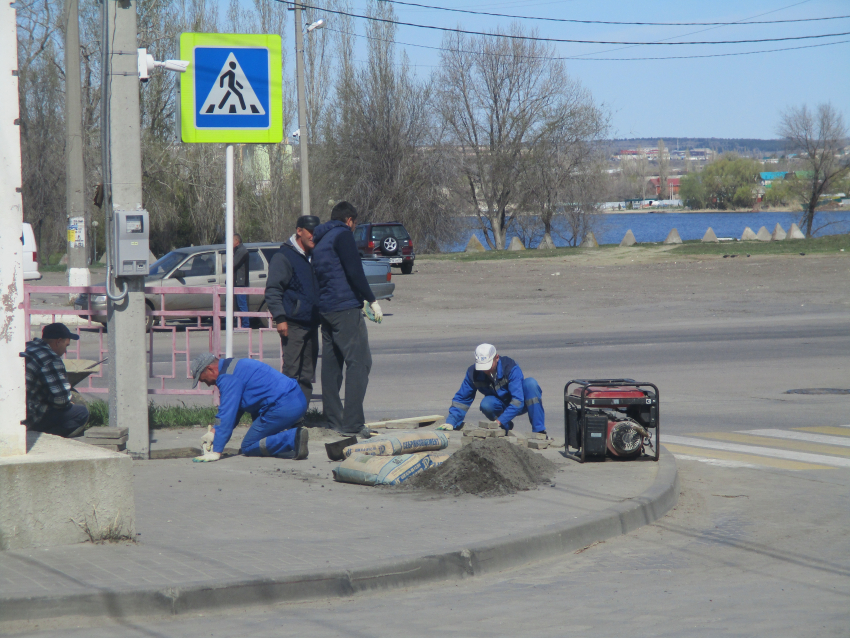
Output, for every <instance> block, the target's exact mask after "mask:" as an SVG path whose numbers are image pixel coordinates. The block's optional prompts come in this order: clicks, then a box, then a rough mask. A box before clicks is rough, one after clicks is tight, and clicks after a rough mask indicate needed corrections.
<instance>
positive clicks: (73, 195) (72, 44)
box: [65, 0, 91, 297]
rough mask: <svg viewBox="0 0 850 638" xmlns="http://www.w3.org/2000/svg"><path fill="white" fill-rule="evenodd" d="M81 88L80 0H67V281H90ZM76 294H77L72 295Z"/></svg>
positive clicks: (84, 283) (71, 283)
mask: <svg viewBox="0 0 850 638" xmlns="http://www.w3.org/2000/svg"><path fill="white" fill-rule="evenodd" d="M81 93H82V91H81V88H80V22H79V18H78V0H65V212H66V214H67V217H68V229H69V230H71V228H74V229H75V230H74V237H73V239H72V238H71V236H70V234H69V237H68V285H69V286H89V285H91V273H90V272H89V267H88V266H89V261H88V249H87V247H86V238H87V234H88V229H89V219H88V215H86V202H85V180H86V177H85V165H84V164H83V121H82V120H83V115H82V100H81ZM71 296H72V297H73V296H76V295H75V294H74V295H71Z"/></svg>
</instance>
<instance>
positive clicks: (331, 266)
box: [313, 202, 383, 438]
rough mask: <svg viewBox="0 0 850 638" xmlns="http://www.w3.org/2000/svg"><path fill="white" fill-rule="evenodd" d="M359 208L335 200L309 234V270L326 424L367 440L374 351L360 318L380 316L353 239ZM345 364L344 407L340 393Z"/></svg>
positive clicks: (379, 309)
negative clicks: (327, 217) (318, 324)
mask: <svg viewBox="0 0 850 638" xmlns="http://www.w3.org/2000/svg"><path fill="white" fill-rule="evenodd" d="M356 219H357V209H356V208H354V206H352V205H351V204H349V203H348V202H339V203H338V204H337V205H336V206H334V208H333V211H331V221H329V222H326V223H324V224H322V225H321V226H318V227H317V228H316V229H315V231H314V232H313V241H314V242H315V248H314V249H313V269H314V271H315V273H316V279H317V281H318V283H319V313H320V315H321V319H322V405H323V408H324V412H325V417H326V418H327V419H328V423H329V424H330V426H331V427H332V428H333V429H334V430H336V431H338V432H340V433H342V434H345V435H348V436H360V437H365V438H368V437H369V436H370V435H371V432H370V430H369V429H368V428H367V427H365V417H364V415H363V399H364V398H365V397H366V386H367V385H368V384H369V370H371V368H372V353H371V352H370V350H369V333H368V332H367V330H366V323H365V320H364V319H363V314H364V313H369V315H368V316H369V318H370V319H372V320H373V321H376V322H380V321H381V318H382V317H383V313H382V312H381V307H380V306H379V305H378V303H377V301H376V299H375V295H374V293H373V292H372V289H371V288H370V287H369V282H368V281H367V279H366V273H364V272H363V262H361V261H360V253H359V252H358V251H357V244H356V243H355V241H354V234H353V233H352V232H351V231H353V230H354V227H355V225H356V223H357V222H356V221H355V220H356ZM343 364H344V365H345V408H343V405H342V400H341V399H340V397H339V391H340V388H341V387H342V368H343Z"/></svg>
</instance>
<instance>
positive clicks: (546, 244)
mask: <svg viewBox="0 0 850 638" xmlns="http://www.w3.org/2000/svg"><path fill="white" fill-rule="evenodd" d="M555 248H556V246H555V242H553V241H552V238H551V237H549V235H543V240H542V241H541V242H540V243H539V244H538V246H537V250H554V249H555Z"/></svg>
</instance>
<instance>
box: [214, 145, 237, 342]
mask: <svg viewBox="0 0 850 638" xmlns="http://www.w3.org/2000/svg"><path fill="white" fill-rule="evenodd" d="M225 164H226V169H225V170H226V171H227V175H226V177H225V182H224V183H225V186H224V193H225V195H224V196H225V206H226V208H227V213H226V216H225V220H224V224H225V231H224V233H225V240H224V241H225V244H226V250H225V256H226V257H225V258H226V261H227V273H226V275H225V286H226V287H227V295H226V297H225V314H226V316H227V319H226V322H227V323H226V324H225V337H224V356H225V357H227V358H228V359H229V358H230V357H232V356H233V145H232V144H231V145H228V146H227V150H226V152H225ZM216 354H218V353H216Z"/></svg>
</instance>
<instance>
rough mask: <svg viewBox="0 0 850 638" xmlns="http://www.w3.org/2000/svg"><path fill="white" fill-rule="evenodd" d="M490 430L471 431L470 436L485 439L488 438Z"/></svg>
mask: <svg viewBox="0 0 850 638" xmlns="http://www.w3.org/2000/svg"><path fill="white" fill-rule="evenodd" d="M490 432H491V430H473V431H472V436H474V437H477V438H479V439H486V438H487V437H488V436H490Z"/></svg>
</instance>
